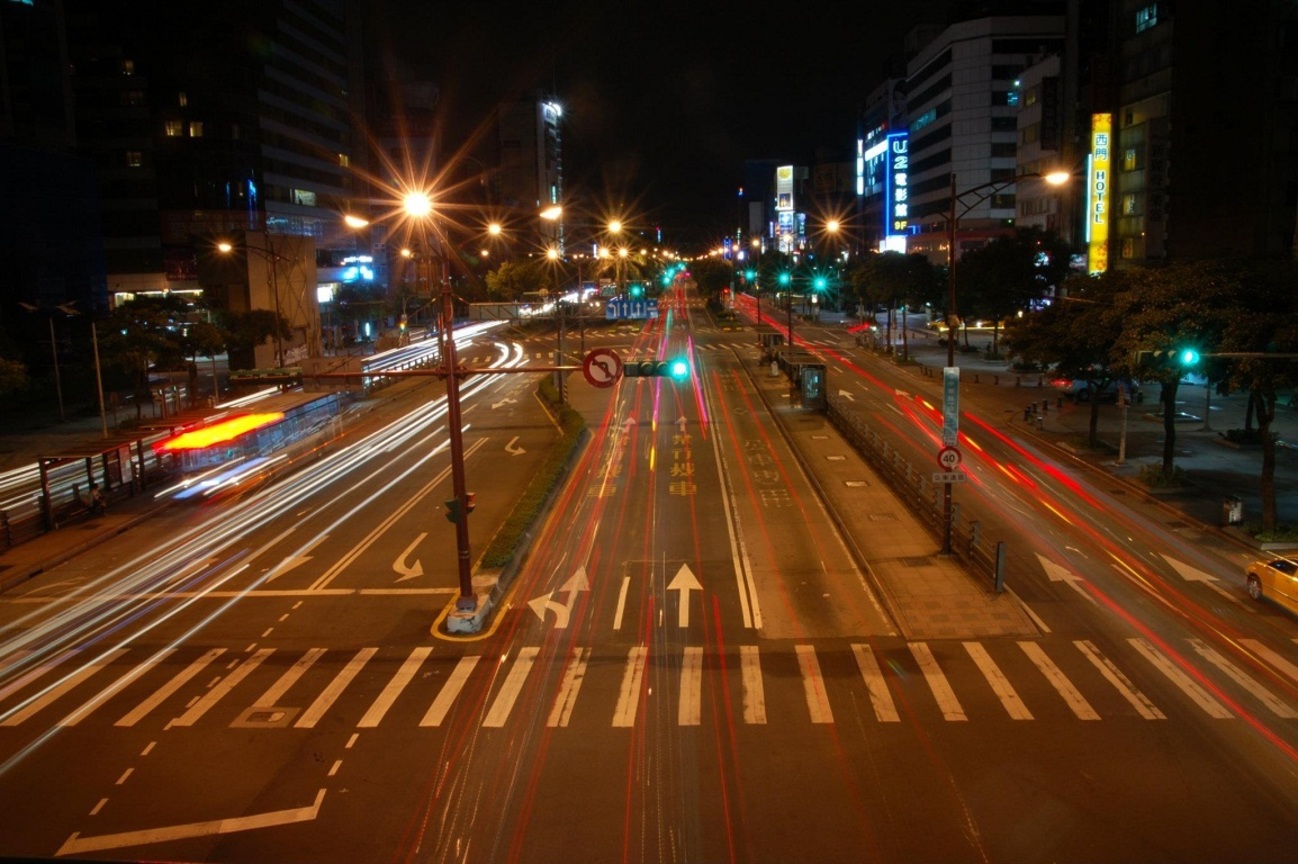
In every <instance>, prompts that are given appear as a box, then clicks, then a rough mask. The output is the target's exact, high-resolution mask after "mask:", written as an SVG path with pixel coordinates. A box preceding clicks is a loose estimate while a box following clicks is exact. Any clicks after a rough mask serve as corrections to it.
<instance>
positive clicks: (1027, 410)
mask: <svg viewBox="0 0 1298 864" xmlns="http://www.w3.org/2000/svg"><path fill="white" fill-rule="evenodd" d="M1031 419H1032V406H1031V405H1024V406H1023V422H1025V423H1026V422H1027V421H1029V420H1031Z"/></svg>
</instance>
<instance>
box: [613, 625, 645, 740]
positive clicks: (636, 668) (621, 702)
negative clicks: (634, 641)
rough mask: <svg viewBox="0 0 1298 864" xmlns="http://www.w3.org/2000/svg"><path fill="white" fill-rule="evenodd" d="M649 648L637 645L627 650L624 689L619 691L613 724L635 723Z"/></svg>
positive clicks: (623, 677)
mask: <svg viewBox="0 0 1298 864" xmlns="http://www.w3.org/2000/svg"><path fill="white" fill-rule="evenodd" d="M648 653H649V649H648V648H646V647H645V646H644V645H636V646H634V647H632V648H631V650H630V651H628V652H627V658H626V669H625V670H624V671H623V672H622V689H621V691H620V692H619V693H618V697H617V708H616V709H614V711H613V725H614V726H619V727H623V728H628V727H631V726H634V725H635V715H636V710H637V708H638V707H639V704H640V682H641V680H642V679H643V678H644V664H645V656H646V655H647V654H648Z"/></svg>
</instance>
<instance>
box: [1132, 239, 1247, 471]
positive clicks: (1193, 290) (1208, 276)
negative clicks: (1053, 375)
mask: <svg viewBox="0 0 1298 864" xmlns="http://www.w3.org/2000/svg"><path fill="white" fill-rule="evenodd" d="M1125 278H1126V279H1127V280H1128V282H1129V284H1128V286H1127V290H1125V291H1123V292H1122V293H1120V294H1118V295H1116V296H1115V297H1114V307H1113V308H1114V312H1115V313H1116V314H1117V316H1118V317H1117V319H1116V320H1118V321H1121V322H1122V328H1121V333H1120V335H1119V337H1118V339H1117V340H1116V341H1115V343H1114V348H1113V351H1112V353H1111V354H1110V356H1109V361H1110V365H1111V366H1112V367H1113V368H1114V369H1117V370H1119V371H1121V372H1122V373H1123V374H1125V375H1127V376H1129V377H1133V378H1142V379H1145V380H1152V381H1155V382H1157V383H1158V384H1159V385H1160V392H1159V397H1158V398H1159V401H1160V402H1161V403H1162V406H1163V463H1162V475H1163V477H1164V479H1166V480H1168V481H1170V480H1171V479H1172V477H1173V472H1174V464H1173V460H1174V454H1175V452H1176V391H1177V388H1178V386H1179V385H1180V382H1181V379H1182V378H1183V377H1184V376H1185V374H1186V372H1187V370H1186V369H1185V368H1184V367H1182V366H1181V365H1180V364H1178V363H1153V364H1151V363H1149V362H1147V361H1144V360H1142V358H1147V357H1150V356H1152V355H1151V354H1150V353H1149V352H1170V351H1174V350H1177V349H1181V348H1186V347H1191V346H1192V347H1194V348H1195V349H1196V350H1197V351H1198V352H1199V353H1200V354H1206V353H1209V352H1210V351H1212V350H1213V349H1214V346H1216V345H1217V344H1218V342H1219V340H1220V338H1221V337H1220V334H1221V330H1222V328H1223V326H1224V323H1225V321H1224V314H1225V310H1226V309H1228V307H1229V306H1230V304H1232V303H1233V302H1234V300H1233V297H1234V295H1235V293H1236V284H1235V280H1234V279H1233V277H1232V274H1231V273H1230V272H1229V270H1228V269H1223V268H1222V267H1221V265H1220V264H1219V263H1217V262H1191V263H1182V264H1173V265H1169V266H1167V267H1160V268H1140V269H1133V270H1129V271H1126V274H1125ZM1141 352H1146V353H1144V354H1142V353H1141Z"/></svg>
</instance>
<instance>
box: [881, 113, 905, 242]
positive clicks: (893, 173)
mask: <svg viewBox="0 0 1298 864" xmlns="http://www.w3.org/2000/svg"><path fill="white" fill-rule="evenodd" d="M908 147H909V137H908V133H906V132H893V133H891V134H889V135H888V170H887V172H886V173H885V175H884V200H885V201H886V202H887V204H886V209H885V214H886V215H885V219H886V220H887V224H886V225H885V226H884V234H885V236H888V237H897V236H899V235H904V234H908V233H910V231H909V228H910V190H909V189H908V188H907V185H906V176H907V174H908V173H909V172H910V154H909V153H908V152H907V150H908Z"/></svg>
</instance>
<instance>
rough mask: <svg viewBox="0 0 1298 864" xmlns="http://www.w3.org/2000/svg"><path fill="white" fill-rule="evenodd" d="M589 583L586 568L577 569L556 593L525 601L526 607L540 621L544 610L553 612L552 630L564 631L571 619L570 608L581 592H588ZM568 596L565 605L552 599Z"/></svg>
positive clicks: (543, 615)
mask: <svg viewBox="0 0 1298 864" xmlns="http://www.w3.org/2000/svg"><path fill="white" fill-rule="evenodd" d="M589 590H590V583H589V582H588V581H586V568H585V567H578V568H577V572H576V573H573V574H572V575H571V576H569V577H568V581H567V582H564V583H563V584H562V585H560V586H559V590H558V591H550V592H548V593H545V594H542V595H541V596H540V597H536V598H534V599H532V600H529V601H527V605H528V606H531V607H532V611H533V612H535V613H536V617H537V618H540V619H541V620H542V621H544V620H545V610H547V609H551V610H553V611H554V628H555V629H556V630H564V629H566V628H567V626H568V619H569V618H571V617H572V606H573V603H575V602H576V600H577V595H578V594H579V593H580V592H582V591H589ZM565 592H566V593H567V594H568V602H567V603H559V602H557V601H555V600H552V599H550V598H552V597H553V596H554V595H555V594H563V593H565Z"/></svg>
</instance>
